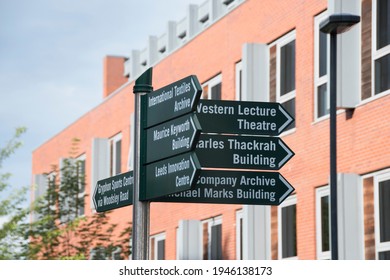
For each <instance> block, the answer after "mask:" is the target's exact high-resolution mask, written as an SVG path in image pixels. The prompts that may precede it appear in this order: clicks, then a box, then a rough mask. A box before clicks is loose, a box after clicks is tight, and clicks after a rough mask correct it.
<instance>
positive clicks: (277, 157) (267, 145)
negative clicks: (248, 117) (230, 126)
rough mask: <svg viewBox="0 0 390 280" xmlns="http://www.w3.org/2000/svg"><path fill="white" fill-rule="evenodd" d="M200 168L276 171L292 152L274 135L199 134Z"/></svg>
mask: <svg viewBox="0 0 390 280" xmlns="http://www.w3.org/2000/svg"><path fill="white" fill-rule="evenodd" d="M196 155H197V156H198V158H199V162H200V164H201V165H202V167H210V168H211V167H212V168H234V169H242V168H243V169H262V170H279V169H280V168H282V166H283V165H284V164H285V163H286V162H287V161H288V160H289V159H290V158H292V157H293V155H294V153H293V152H292V151H291V150H290V149H289V148H288V147H287V145H286V144H285V143H284V142H283V141H282V140H281V139H280V138H278V137H260V136H237V135H212V134H201V136H200V137H199V141H198V145H197V148H196Z"/></svg>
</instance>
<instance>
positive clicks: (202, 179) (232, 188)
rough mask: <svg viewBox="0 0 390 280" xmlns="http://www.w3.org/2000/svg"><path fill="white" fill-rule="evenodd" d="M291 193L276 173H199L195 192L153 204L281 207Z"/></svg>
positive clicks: (162, 198)
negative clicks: (186, 203)
mask: <svg viewBox="0 0 390 280" xmlns="http://www.w3.org/2000/svg"><path fill="white" fill-rule="evenodd" d="M293 191H294V188H293V187H292V186H291V185H290V183H289V182H287V180H286V179H285V178H284V177H283V176H282V175H280V173H278V172H258V171H228V170H202V171H201V172H200V176H199V179H198V181H197V184H196V186H195V187H194V188H192V189H190V190H187V191H183V192H179V193H175V194H171V195H168V196H165V197H159V198H156V199H154V200H153V201H154V202H189V203H218V204H248V205H280V204H281V203H282V202H283V201H284V200H285V199H286V198H287V197H288V196H289V195H290V194H291V193H292V192H293Z"/></svg>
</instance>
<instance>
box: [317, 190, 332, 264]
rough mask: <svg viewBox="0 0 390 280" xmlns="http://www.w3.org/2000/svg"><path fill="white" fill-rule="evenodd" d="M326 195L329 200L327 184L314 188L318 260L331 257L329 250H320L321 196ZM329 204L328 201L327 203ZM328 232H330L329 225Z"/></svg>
mask: <svg viewBox="0 0 390 280" xmlns="http://www.w3.org/2000/svg"><path fill="white" fill-rule="evenodd" d="M325 196H328V197H329V200H330V189H329V186H324V187H320V188H317V189H316V244H317V246H316V248H317V259H318V260H329V259H331V251H330V249H331V248H330V246H329V251H323V250H322V207H321V198H323V197H325ZM329 205H330V203H329ZM328 213H329V221H330V209H328ZM328 227H329V233H330V225H328Z"/></svg>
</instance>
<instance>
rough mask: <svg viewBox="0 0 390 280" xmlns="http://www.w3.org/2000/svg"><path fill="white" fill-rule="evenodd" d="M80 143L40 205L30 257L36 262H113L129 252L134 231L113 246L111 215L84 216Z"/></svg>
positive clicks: (127, 231)
mask: <svg viewBox="0 0 390 280" xmlns="http://www.w3.org/2000/svg"><path fill="white" fill-rule="evenodd" d="M78 145H79V140H78V139H73V140H72V145H71V149H70V152H69V157H68V158H66V159H63V160H62V161H61V164H60V168H59V169H58V168H57V167H53V168H52V171H51V172H50V174H47V178H48V184H47V185H48V188H47V192H46V194H45V195H44V196H43V197H42V198H41V199H39V200H38V202H36V203H35V204H36V206H35V209H34V211H35V213H36V215H37V216H38V218H39V219H37V221H35V222H34V223H32V224H31V231H30V243H29V247H28V256H29V258H32V259H41V258H43V259H86V258H92V259H110V258H112V256H113V255H114V253H115V252H119V250H118V248H120V249H121V250H120V252H121V253H122V254H123V253H126V254H127V252H129V250H130V249H129V248H128V247H129V240H130V233H131V227H128V228H126V229H125V230H124V232H123V233H122V234H121V236H120V237H121V238H123V239H126V238H127V247H126V242H124V243H123V244H124V245H122V242H121V240H120V241H118V242H113V241H112V240H113V239H114V238H113V233H114V231H115V229H116V227H117V225H116V224H112V223H110V222H109V218H108V216H107V215H108V213H95V214H92V215H91V216H84V200H85V197H86V195H85V192H84V189H85V175H84V174H85V172H84V168H85V165H84V162H83V161H82V160H77V155H78V154H79V152H78Z"/></svg>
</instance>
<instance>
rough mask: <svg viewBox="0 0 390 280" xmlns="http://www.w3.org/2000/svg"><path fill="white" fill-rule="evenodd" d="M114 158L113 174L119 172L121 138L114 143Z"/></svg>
mask: <svg viewBox="0 0 390 280" xmlns="http://www.w3.org/2000/svg"><path fill="white" fill-rule="evenodd" d="M115 148H116V160H115V175H117V174H120V173H121V154H122V140H118V141H117V142H116V143H115Z"/></svg>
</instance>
